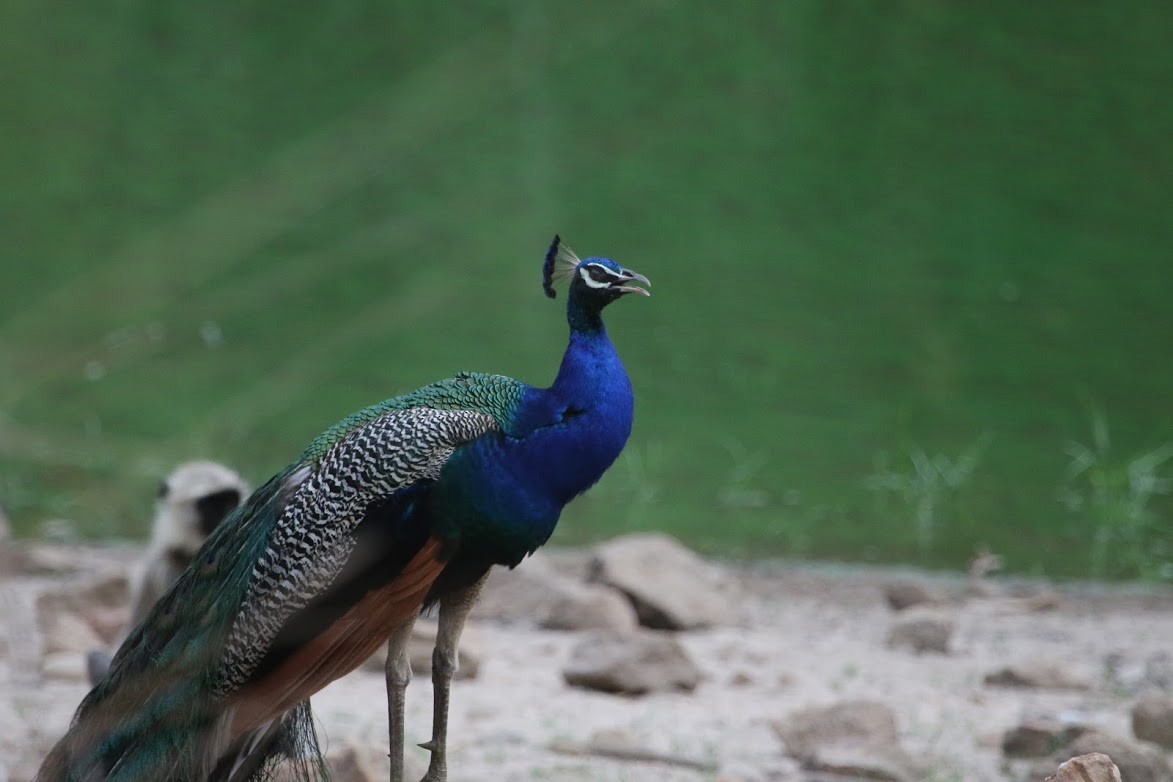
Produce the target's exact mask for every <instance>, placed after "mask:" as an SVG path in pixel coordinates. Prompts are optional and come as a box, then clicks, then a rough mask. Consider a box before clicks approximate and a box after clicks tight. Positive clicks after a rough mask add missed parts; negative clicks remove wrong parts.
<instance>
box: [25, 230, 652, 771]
mask: <svg viewBox="0 0 1173 782" xmlns="http://www.w3.org/2000/svg"><path fill="white" fill-rule="evenodd" d="M542 269H543V271H542V287H543V290H544V291H545V293H546V295H547V296H549V297H550V298H554V297H555V296H556V293H555V288H554V284H555V283H556V282H568V286H567V287H568V295H567V299H568V301H567V308H566V313H567V321H568V323H569V326H570V339H569V344H568V345H567V348H566V351H565V353H564V355H563V357H562V363H561V366H560V368H559V370H558V374H557V376H556V377H555V379H554V382H553V384H552V385H551V386H550V387H549V388H538V387H534V386H530V385H527V384H526V383H523V382H520V381H518V380H514V379H512V378H508V377H504V376H501V375H491V374H482V373H473V372H460V373H457V374H456V375H455V376H453V377H451V378H448V379H445V380H440V381H438V382H435V383H432V384H430V385H427V386H424V387H422V388H419V389H417V390H415V391H412V392H410V393H408V394H404V395H402V396H398V397H395V398H392V399H388V400H385V401H383V402H380V403H378V404H375V405H372V406H371V407H367V408H365V409H363V410H360V411H358V412H356V413H353V414H352V415H350V416H348V417H347V418H344V419H343V420H341V421H340V422H338V423H337V424H335V425H334V426H331V427H330V428H329V429H327V430H326V431H325V432H323V433H322V434H321V435H319V436H318V437H317V438H315V439H314V440H313V441H312V442H311V443H310V444H309V446H308V447H307V448H306V449H305V451H304V452H303V453H302V454H301V456H300V457H298V459H297V460H296V461H294V462H293V463H292V464H290V465H289V466H288V467H286V468H285V469H283V470H281V471H280V472H278V473H277V474H276V475H274V476H273V477H272V478H271V479H270V480H269V481H267V482H266V483H265V484H264V485H262V486H261V487H260V488H259V489H257V490H256V491H255V492H254V493H253V494H252V495H251V496H250V497H249V498H248V499H247V501H245V502H244V503H243V504H242V505H241V506H240V507H239V508H237V510H235V511H234V512H233V513H232V514H231V515H230V516H229V517H228V518H227V519H226V520H225V521H224V522H223V523H222V524H220V525H219V526H218V527H217V528H216V530H215V531H214V532H213V533H212V535H211V536H210V537H209V538H208V540H207V541H206V542H205V544H204V545H203V547H202V548H201V549H200V550H199V552H198V554H197V556H196V558H195V560H194V561H193V562H192V564H191V565H190V566H189V567H188V568H187V570H185V571H184V572H183V574H182V575H181V576H180V578H179V579H178V580H177V581H176V583H175V584H174V586H173V587H172V588H171V589H170V590H169V591H168V592H167V593H166V594H165V595H164V596H163V597H162V598H161V599H160V600H159V601H158V603H156V605H155V607H154V608H153V609H152V610H151V612H150V613H149V614H148V615H147V617H146V618H145V619H144V620H143V621H142V622H141V623H140V624H139V625H138V626H137V627H136V628H135V629H134V630H133V631H132V632H131V633H130V635H129V636H128V637H127V639H126V640H125V642H124V643H123V644H122V646H121V647H120V648H119V650H118V651H117V653H116V654H115V656H114V659H113V660H112V662H111V666H110V670H109V672H108V673H107V675H106V676H105V677H104V678H103V679H102V680H101V681H99V682H98V683H97V684H96V685H95V686H94V688H93V689H92V690H91V691H90V693H89V694H88V695H87V696H86V697H85V699H84V700H83V701H82V703H81V705H80V706H79V707H78V710H77V713H76V714H75V716H74V719H73V722H72V725H71V726H70V728H69V730H68V732H67V733H66V735H65V736H64V737H63V738H62V739H61V740H60V741H59V742H58V743H57V745H56V746H55V747H54V748H53V749H52V751H51V752H50V754H49V756H48V757H47V758H46V759H45V761H44V763H43V764H42V766H41V769H40V771H39V773H38V775H37V780H38V782H58V781H60V780H69V781H70V782H83V781H84V782H95V781H96V780H108V781H110V782H115V781H117V782H146V781H147V780H151V781H156V780H157V781H158V782H162V780H180V781H182V782H189V781H190V782H197V781H200V780H215V781H216V782H221V781H223V782H243V781H244V780H258V779H267V778H270V777H271V776H272V775H273V774H275V773H276V772H277V771H278V770H281V773H282V774H283V775H284V778H286V779H288V778H290V777H291V776H292V777H294V778H297V779H307V780H308V779H318V778H323V777H324V776H325V767H324V764H323V761H322V758H321V754H320V751H319V749H318V742H317V737H316V735H315V731H314V725H313V719H312V715H311V712H310V706H309V697H310V696H311V695H312V694H313V693H315V692H317V691H318V690H320V689H321V688H323V687H325V686H326V685H327V684H329V683H330V682H332V681H334V680H335V679H337V678H339V677H341V676H342V675H344V674H346V673H347V672H349V671H351V670H353V669H354V668H355V667H357V666H358V665H359V664H360V663H361V662H363V661H364V660H365V659H367V658H368V657H370V656H371V655H372V654H373V653H374V652H375V651H377V650H378V649H379V648H380V647H381V646H382V645H383V644H387V664H386V684H387V702H388V716H389V721H390V735H389V740H390V758H391V779H392V782H402V780H403V776H404V761H403V741H404V729H403V727H404V726H403V716H404V700H405V696H406V688H407V685H408V681H409V679H410V677H411V669H410V667H409V665H408V659H407V653H406V647H407V640H408V638H409V637H410V634H411V629H412V625H413V624H414V622H415V620H416V618H417V617H418V616H419V614H420V612H421V611H422V610H426V609H429V608H431V607H432V606H436V607H438V621H439V630H438V635H437V639H436V646H435V650H434V653H433V664H432V680H433V685H434V687H433V690H434V703H433V719H432V737H431V740H430V741H428V742H426V743H425V744H424V745H423V746H425V747H426V748H427V749H429V750H430V762H429V765H428V771H427V773H426V774H425V776H424V778H423V782H443V780H445V779H446V778H447V772H448V766H447V751H446V748H447V745H446V742H447V718H448V702H449V686H450V683H451V680H452V676H453V674H454V673H455V670H456V664H457V662H456V661H457V657H456V650H457V645H458V643H459V640H460V635H461V632H462V630H463V627H464V623H465V620H466V618H467V616H468V613H469V610H470V609H471V607H472V606H473V604H474V603H475V601H476V599H477V597H478V595H479V593H480V590H481V587H482V585H483V583H484V581H485V578H486V577H487V575H488V572H489V570H490V569H491V568H492V566H494V565H502V566H506V567H510V568H512V567H515V566H517V565H518V564H519V563H520V562H521V561H522V560H523V559H524V558H525V557H526V556H528V555H529V554H532V553H533V552H534V551H535V550H537V549H538V548H539V547H540V546H542V545H543V544H544V543H545V542H546V541H547V540H548V539H549V537H550V535H551V534H552V533H553V531H554V527H555V524H556V523H557V521H558V518H559V515H560V514H561V512H562V509H563V508H564V507H565V506H566V504H567V503H569V502H570V501H571V500H572V499H574V498H575V497H576V496H578V495H579V494H581V493H583V492H584V491H586V490H587V489H588V488H590V487H591V486H592V485H594V484H595V483H596V482H597V481H598V480H599V479H600V478H601V477H602V475H603V473H604V472H605V471H606V470H607V468H608V467H610V466H611V464H612V463H613V462H614V461H615V459H616V458H617V457H618V456H619V454H620V452H621V451H622V449H623V447H624V445H625V443H626V442H627V439H628V436H629V435H630V433H631V426H632V413H633V394H632V387H631V382H630V380H629V379H628V376H627V372H626V370H625V369H624V367H623V364H622V362H621V361H620V359H619V355H618V353H617V352H616V350H615V347H614V345H613V344H612V343H611V340H610V338H609V337H608V335H607V330H606V329H605V328H604V325H603V320H602V312H603V309H604V308H605V307H606V306H607V305H608V304H610V303H611V302H613V301H615V300H617V299H619V298H622V297H623V296H626V295H628V294H633V293H634V294H640V295H644V296H647V295H649V293H648V291H647V287H648V286H650V282H649V281H648V279H647V278H646V277H644V276H643V275H640V274H637V273H635V272H633V271H631V270H629V269H625V268H623V267H622V266H620V265H619V264H618V263H616V262H615V261H613V260H611V259H610V258H604V257H589V258H586V259H585V260H580V259H579V258H578V257H577V256H576V255H575V254H574V253H573V252H572V251H571V250H570V249H569V248H567V247H566V246H565V245H563V244H562V243H561V240H560V239H559V237H557V236H555V237H554V240H553V243H552V244H551V245H550V247H549V249H548V251H547V252H546V255H545V258H544V262H543V266H542ZM641 285H642V286H643V287H641Z"/></svg>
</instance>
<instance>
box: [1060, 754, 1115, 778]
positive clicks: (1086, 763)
mask: <svg viewBox="0 0 1173 782" xmlns="http://www.w3.org/2000/svg"><path fill="white" fill-rule="evenodd" d="M1047 782H1121V780H1120V769H1118V768H1117V767H1116V764H1115V763H1113V762H1112V758H1110V757H1108V756H1107V755H1105V754H1104V753H1102V752H1090V753H1088V754H1087V755H1080V756H1079V757H1077V758H1072V759H1071V760H1068V761H1065V762H1063V763H1061V764H1060V765H1059V769H1058V770H1057V771H1056V772H1055V773H1054V774H1052V775H1051V776H1049V777H1047Z"/></svg>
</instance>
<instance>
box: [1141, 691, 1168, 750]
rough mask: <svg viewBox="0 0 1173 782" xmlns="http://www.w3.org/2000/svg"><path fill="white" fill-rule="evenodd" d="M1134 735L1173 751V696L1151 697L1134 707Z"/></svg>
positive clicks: (1143, 699) (1145, 698) (1142, 699)
mask: <svg viewBox="0 0 1173 782" xmlns="http://www.w3.org/2000/svg"><path fill="white" fill-rule="evenodd" d="M1132 733H1133V735H1135V736H1136V737H1137V738H1138V739H1141V740H1143V741H1151V742H1153V743H1154V744H1160V745H1161V746H1162V747H1164V748H1165V749H1173V695H1149V696H1146V697H1144V698H1141V699H1140V700H1139V701H1137V702H1136V704H1135V705H1134V706H1133V707H1132Z"/></svg>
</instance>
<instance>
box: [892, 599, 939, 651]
mask: <svg viewBox="0 0 1173 782" xmlns="http://www.w3.org/2000/svg"><path fill="white" fill-rule="evenodd" d="M954 626H955V623H954V621H953V616H952V615H951V614H948V613H945V612H943V611H941V610H939V609H933V608H924V607H918V608H910V609H908V610H906V611H904V612H902V613H901V614H900V616H898V617H896V619H895V620H894V621H893V623H892V629H891V630H889V631H888V646H890V647H892V648H894V649H899V648H909V649H912V650H913V651H914V652H918V653H920V652H938V653H941V654H948V652H949V639H951V638H952V637H953V629H954Z"/></svg>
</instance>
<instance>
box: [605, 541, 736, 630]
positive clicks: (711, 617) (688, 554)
mask: <svg viewBox="0 0 1173 782" xmlns="http://www.w3.org/2000/svg"><path fill="white" fill-rule="evenodd" d="M590 578H591V580H592V581H597V582H600V583H603V584H607V585H609V586H612V587H614V588H616V589H618V590H619V591H621V592H623V594H625V595H627V598H628V599H629V600H630V601H631V603H632V605H633V606H635V611H636V614H637V615H638V616H639V621H640V623H641V624H642V625H644V626H645V627H649V628H652V629H656V630H690V629H693V628H701V627H712V626H715V625H725V624H730V623H731V622H732V621H733V619H734V614H733V611H732V609H731V606H733V605H736V604H737V599H736V598H735V597H733V596H732V595H730V594H728V590H727V585H726V584H724V583H723V580H722V579H721V577H720V574H719V573H718V571H717V570H716V569H715V568H713V567H712V566H710V565H709V564H708V563H706V562H705V561H704V560H702V559H701V558H700V557H699V556H697V555H696V554H695V553H693V552H692V551H690V550H689V549H687V548H685V547H684V546H682V545H681V544H680V543H679V542H677V541H676V539H675V538H672V537H669V536H668V535H662V534H633V535H624V536H622V537H618V538H615V539H614V540H611V541H608V542H607V543H604V544H602V545H601V546H599V547H598V548H597V549H596V550H595V556H594V559H593V560H592V561H591V572H590Z"/></svg>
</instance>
